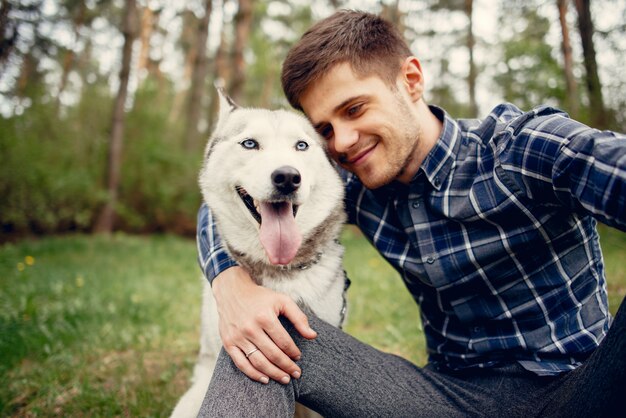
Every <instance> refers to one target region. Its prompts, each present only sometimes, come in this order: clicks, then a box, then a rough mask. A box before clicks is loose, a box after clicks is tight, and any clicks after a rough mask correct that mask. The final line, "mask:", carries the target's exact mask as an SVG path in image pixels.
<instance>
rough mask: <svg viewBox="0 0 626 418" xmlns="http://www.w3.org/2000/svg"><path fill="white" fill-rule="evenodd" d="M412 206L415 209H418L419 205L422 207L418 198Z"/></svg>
mask: <svg viewBox="0 0 626 418" xmlns="http://www.w3.org/2000/svg"><path fill="white" fill-rule="evenodd" d="M411 206H413V209H417V208H419V207H420V202H419V201H418V200H416V201H415V202H413V203H412V204H411Z"/></svg>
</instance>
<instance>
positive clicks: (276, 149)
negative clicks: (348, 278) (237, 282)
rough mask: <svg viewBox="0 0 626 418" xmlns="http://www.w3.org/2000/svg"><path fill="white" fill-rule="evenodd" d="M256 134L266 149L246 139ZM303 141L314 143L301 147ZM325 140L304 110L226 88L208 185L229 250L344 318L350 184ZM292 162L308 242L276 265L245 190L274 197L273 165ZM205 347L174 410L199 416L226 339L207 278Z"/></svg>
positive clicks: (210, 150) (337, 320) (262, 276)
mask: <svg viewBox="0 0 626 418" xmlns="http://www.w3.org/2000/svg"><path fill="white" fill-rule="evenodd" d="M246 139H254V140H255V141H257V143H258V144H259V147H258V149H247V148H245V147H243V146H242V142H243V141H245V140H246ZM299 141H304V142H305V143H306V144H308V148H307V149H306V150H298V149H297V147H296V145H297V144H298V143H299ZM323 147H324V144H323V141H322V140H321V139H320V138H319V136H318V135H317V133H316V132H315V130H314V129H313V128H312V126H311V125H310V124H309V122H308V121H307V120H306V119H305V118H304V117H303V116H301V115H298V114H295V113H293V112H289V111H285V110H276V111H269V110H265V109H249V108H240V107H237V106H236V105H235V104H234V103H233V102H232V101H231V100H230V99H229V98H227V97H226V96H224V95H223V94H222V93H221V92H220V112H219V118H218V122H217V126H216V128H215V131H214V133H213V135H212V137H211V139H210V140H209V142H208V144H207V148H206V155H205V161H204V165H203V168H202V170H201V173H200V187H201V190H202V194H203V197H204V200H205V202H206V203H207V204H208V206H209V207H210V209H211V212H212V214H213V216H214V217H215V220H216V225H217V229H218V231H219V234H220V237H221V238H222V242H223V243H224V244H225V248H226V250H227V251H228V252H229V254H230V255H231V256H232V257H233V258H234V259H235V260H236V261H237V262H238V263H239V264H240V265H242V266H244V267H246V268H247V269H248V270H249V271H250V273H251V275H252V277H253V278H254V280H256V281H257V283H258V284H260V285H263V286H266V287H269V288H272V289H274V290H276V291H279V292H283V293H285V294H287V295H289V296H291V297H292V298H293V299H294V300H295V301H296V302H298V303H299V304H300V305H303V306H307V307H308V308H310V309H311V310H312V311H313V312H314V313H315V314H316V315H317V316H319V317H320V318H321V319H323V320H325V321H327V322H329V323H330V324H333V325H335V326H340V325H341V321H342V320H343V315H344V313H345V302H344V286H345V277H344V272H343V267H342V255H343V247H342V246H341V245H340V244H339V243H338V241H337V239H338V236H339V233H340V231H341V227H342V225H343V223H344V221H345V215H344V211H343V185H342V182H341V179H340V178H339V176H338V174H337V172H336V170H335V169H334V168H333V167H332V165H331V163H330V161H329V160H328V157H327V156H326V154H325V151H324V148H323ZM284 166H290V167H293V168H295V169H296V170H298V172H299V173H300V174H301V184H300V187H299V188H298V190H297V191H296V192H295V193H294V195H293V196H292V198H293V199H292V200H293V202H294V204H297V205H298V211H297V215H296V217H295V221H296V225H297V227H298V229H299V231H300V233H301V234H302V245H301V247H300V248H299V250H298V252H297V253H296V256H295V258H294V259H293V260H292V262H291V263H290V264H288V265H286V266H275V265H272V264H271V263H270V261H269V259H268V256H267V255H266V251H265V250H264V247H263V246H262V244H261V241H260V239H259V223H258V222H257V220H255V218H254V217H253V216H252V215H251V213H250V211H249V209H248V208H247V207H246V206H245V205H244V203H243V201H242V199H241V197H240V196H239V194H238V192H237V187H242V188H243V189H245V190H246V191H247V192H248V194H249V195H250V196H252V197H253V198H254V199H255V200H257V201H264V200H272V196H275V194H276V193H275V192H276V190H275V188H274V186H273V184H272V181H271V179H270V178H271V175H272V172H273V171H274V170H275V169H277V168H279V167H284ZM201 333H202V335H201V340H200V355H199V359H198V363H197V364H196V366H195V368H194V373H193V385H192V387H191V388H190V389H189V390H188V391H187V393H185V395H184V396H183V397H182V398H181V399H180V400H179V402H178V404H177V406H176V408H175V409H174V412H173V413H172V416H173V417H191V416H194V417H195V416H196V415H197V413H198V411H199V409H200V406H201V404H202V401H203V399H204V395H205V392H206V390H207V387H208V384H209V381H210V379H211V376H212V374H213V369H214V367H215V361H216V357H217V354H218V353H219V350H220V349H221V346H222V343H221V340H220V337H219V331H218V314H217V309H216V306H215V300H214V299H213V295H212V291H211V287H210V285H209V284H208V283H207V282H206V280H205V285H204V294H203V303H202V331H201Z"/></svg>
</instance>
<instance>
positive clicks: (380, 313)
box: [0, 228, 626, 417]
mask: <svg viewBox="0 0 626 418" xmlns="http://www.w3.org/2000/svg"><path fill="white" fill-rule="evenodd" d="M601 235H602V244H603V249H604V251H605V255H606V257H605V258H606V270H607V275H608V277H609V294H610V303H611V311H612V312H615V310H616V309H617V306H618V305H619V302H620V301H621V299H622V298H623V296H624V294H625V293H626V263H624V262H623V259H624V256H626V234H622V233H619V232H617V231H614V230H609V229H608V228H602V229H601ZM343 242H344V244H346V247H347V250H346V263H345V265H346V269H347V270H348V274H349V276H350V277H351V279H352V282H353V284H352V287H351V289H350V293H349V299H350V310H349V316H348V324H347V326H346V329H347V331H348V332H350V333H351V334H353V335H355V336H357V337H358V338H360V339H361V340H363V341H365V342H368V343H370V344H372V345H374V346H376V347H378V348H380V349H382V350H385V351H389V352H393V353H396V354H399V355H402V356H405V357H407V358H409V359H411V360H413V361H414V362H416V363H417V364H424V362H425V361H426V356H425V350H424V340H423V333H422V331H421V324H420V322H419V319H418V317H419V315H418V309H417V307H416V306H415V304H414V302H413V301H412V299H411V297H410V296H409V294H408V292H407V291H406V289H405V287H404V284H403V283H402V281H401V280H400V278H399V277H398V275H397V274H396V273H395V271H394V270H393V269H391V267H389V265H387V263H386V262H385V261H383V260H382V259H381V258H380V257H379V256H378V255H377V253H376V252H375V251H374V250H373V249H372V248H371V247H370V246H369V244H368V243H367V242H365V241H364V240H363V239H362V238H361V237H360V235H359V234H358V233H356V232H355V231H354V230H353V229H350V228H348V229H346V231H345V232H344V235H343ZM195 252H196V250H195V244H194V242H193V241H191V240H185V239H182V238H177V237H172V236H150V237H137V236H127V235H114V236H112V237H110V238H104V237H91V236H68V237H53V238H45V239H41V240H25V241H22V242H19V243H17V244H5V245H4V246H1V247H0V382H2V383H1V384H0V416H105V417H106V416H133V417H134V416H142V417H147V416H167V415H168V414H169V412H170V410H171V408H172V407H173V405H174V404H175V402H176V400H177V399H178V397H179V396H180V395H181V394H182V393H183V392H184V391H185V389H186V388H187V386H188V379H189V377H190V374H191V368H192V366H193V363H194V361H195V356H196V352H197V345H198V344H197V340H198V327H199V309H200V289H201V279H200V275H199V269H198V267H197V265H196V261H195V257H196V255H195Z"/></svg>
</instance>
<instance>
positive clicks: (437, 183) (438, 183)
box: [435, 177, 441, 187]
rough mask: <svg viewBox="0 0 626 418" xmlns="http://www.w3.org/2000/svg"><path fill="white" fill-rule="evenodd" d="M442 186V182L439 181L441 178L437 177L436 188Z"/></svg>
mask: <svg viewBox="0 0 626 418" xmlns="http://www.w3.org/2000/svg"><path fill="white" fill-rule="evenodd" d="M440 184H441V180H439V177H435V186H437V187H439V185H440Z"/></svg>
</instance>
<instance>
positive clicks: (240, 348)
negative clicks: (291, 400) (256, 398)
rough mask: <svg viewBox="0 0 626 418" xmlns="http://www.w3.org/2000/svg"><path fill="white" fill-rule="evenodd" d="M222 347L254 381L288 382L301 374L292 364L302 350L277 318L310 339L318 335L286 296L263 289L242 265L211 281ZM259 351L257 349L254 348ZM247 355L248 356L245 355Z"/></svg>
mask: <svg viewBox="0 0 626 418" xmlns="http://www.w3.org/2000/svg"><path fill="white" fill-rule="evenodd" d="M213 294H214V295H215V300H216V302H217V310H218V312H219V329H220V336H221V337H222V343H223V344H224V349H225V350H226V352H227V353H228V354H229V355H230V357H231V358H232V360H233V362H234V363H235V365H236V366H237V368H238V369H239V370H241V371H242V372H243V373H244V374H245V375H246V376H248V377H249V378H250V379H252V380H256V381H258V382H262V383H268V382H269V379H274V380H276V381H278V382H281V383H285V384H286V383H289V381H290V376H291V377H294V378H296V379H297V378H299V377H300V374H301V373H302V371H301V370H300V368H299V367H298V366H297V365H296V363H294V360H299V359H300V350H299V349H298V347H297V346H296V344H295V343H294V342H293V340H292V338H291V337H290V336H289V334H288V333H287V331H286V330H285V328H283V326H282V324H281V323H280V321H279V320H278V317H279V316H280V315H283V316H285V317H286V318H287V319H288V320H289V321H291V322H292V323H293V325H294V326H295V328H296V329H297V330H298V332H299V333H300V334H301V335H302V336H303V337H304V338H307V339H313V338H315V337H316V336H317V333H316V332H315V331H313V330H312V329H311V328H310V327H309V321H308V320H307V317H306V315H304V313H303V312H302V311H301V310H300V308H299V307H298V305H296V303H295V302H294V301H293V300H292V299H291V298H290V297H289V296H287V295H284V294H282V293H277V292H274V291H273V290H270V289H267V288H265V287H262V286H259V285H257V284H256V283H254V281H253V280H252V278H251V277H250V275H249V274H248V272H247V271H246V270H244V269H243V268H241V267H231V268H229V269H228V270H225V271H224V272H222V273H220V274H219V275H218V276H217V277H216V278H215V279H214V280H213ZM255 349H258V350H255ZM246 354H248V356H246Z"/></svg>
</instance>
